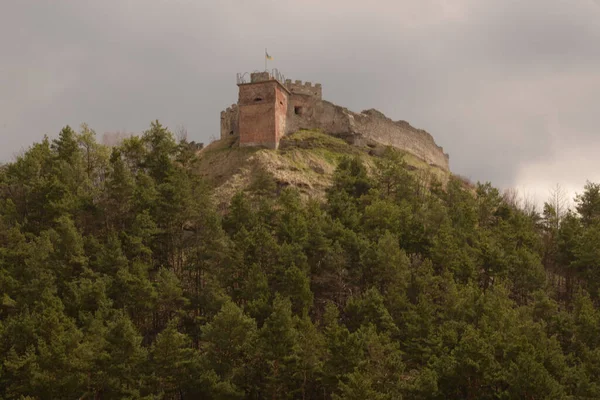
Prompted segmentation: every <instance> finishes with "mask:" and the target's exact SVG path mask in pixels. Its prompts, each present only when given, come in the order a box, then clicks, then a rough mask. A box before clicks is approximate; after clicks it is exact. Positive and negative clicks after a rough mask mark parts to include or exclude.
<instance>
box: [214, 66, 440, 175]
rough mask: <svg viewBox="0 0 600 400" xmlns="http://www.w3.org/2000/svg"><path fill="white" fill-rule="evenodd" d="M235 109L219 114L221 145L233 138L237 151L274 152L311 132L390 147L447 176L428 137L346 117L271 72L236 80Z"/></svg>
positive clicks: (363, 116)
mask: <svg viewBox="0 0 600 400" xmlns="http://www.w3.org/2000/svg"><path fill="white" fill-rule="evenodd" d="M238 87H239V96H238V102H237V104H232V105H231V107H229V108H227V109H226V110H225V111H222V112H221V139H225V138H229V137H232V136H236V137H239V144H240V146H264V147H268V148H272V149H277V148H278V147H279V141H280V139H281V138H282V137H283V136H284V135H287V134H291V133H294V132H297V131H298V130H301V129H317V130H320V131H322V132H323V133H326V134H329V135H332V136H336V137H341V138H343V139H345V140H346V141H348V142H349V143H351V144H354V145H357V146H371V147H372V146H376V145H383V146H392V147H396V148H398V149H401V150H404V151H407V152H409V153H411V154H413V155H415V156H416V157H419V158H421V159H422V160H424V161H426V162H427V163H428V164H430V165H435V166H438V167H440V168H442V169H444V170H449V157H448V155H447V154H445V153H444V150H443V148H441V147H440V146H438V145H437V144H436V143H435V141H434V139H433V137H432V136H431V135H430V134H429V133H427V132H426V131H424V130H421V129H416V128H414V127H412V126H411V125H410V124H409V123H408V122H405V121H392V120H391V119H389V118H387V117H386V116H385V115H383V114H382V113H381V112H379V111H377V110H373V109H371V110H366V111H363V112H361V113H355V112H352V111H349V110H348V109H346V108H343V107H340V106H337V105H335V104H333V103H330V102H328V101H325V100H323V98H322V88H321V85H320V84H318V83H317V84H315V85H313V84H312V83H311V82H305V83H302V82H301V81H295V82H292V81H291V80H289V79H286V80H284V79H282V77H281V76H279V75H278V74H277V73H276V72H274V73H270V72H267V71H265V72H254V73H252V74H250V82H245V81H244V80H243V79H240V77H239V76H238Z"/></svg>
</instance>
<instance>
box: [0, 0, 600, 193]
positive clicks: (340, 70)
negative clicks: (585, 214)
mask: <svg viewBox="0 0 600 400" xmlns="http://www.w3.org/2000/svg"><path fill="white" fill-rule="evenodd" d="M265 47H267V48H268V49H269V53H270V54H271V55H272V56H273V57H274V61H273V62H271V63H270V67H276V68H278V69H279V70H280V71H281V72H283V73H284V74H285V75H286V77H288V78H291V79H301V80H304V81H312V82H320V83H322V84H323V95H324V97H325V98H326V99H328V100H330V101H333V102H334V103H337V104H339V105H343V106H346V107H348V108H350V109H351V110H354V111H361V110H363V109H367V108H377V109H379V110H381V111H382V112H384V113H385V114H386V115H388V116H389V117H391V118H393V119H404V120H407V121H409V122H410V123H411V124H413V125H414V126H416V127H419V128H423V129H426V130H427V131H429V132H431V133H432V134H433V136H434V137H435V139H436V141H437V142H438V144H440V145H441V146H443V147H444V149H445V151H446V152H448V153H449V154H450V164H451V169H452V170H453V171H454V172H455V173H459V174H461V175H464V176H467V177H469V178H471V179H472V180H474V181H477V180H481V181H491V182H493V183H494V184H495V185H497V186H500V187H504V188H505V187H518V188H520V189H521V190H522V191H525V192H528V193H530V194H532V195H535V196H538V197H539V196H542V197H545V196H546V195H547V193H548V189H549V188H550V187H552V186H554V185H555V184H557V183H560V184H561V185H563V186H564V187H565V188H566V189H568V190H570V191H573V190H579V189H580V188H581V187H582V185H583V184H584V183H585V180H586V179H589V180H593V181H600V157H599V156H598V155H599V153H600V135H599V133H600V121H599V119H600V0H526V1H522V0H371V1H365V0H361V1H356V0H301V1H299V0H292V1H288V0H218V1H217V0H102V1H100V0H93V1H88V0H68V1H67V0H0V50H1V55H2V56H1V57H0V138H1V141H0V144H1V146H0V161H10V160H11V159H12V157H13V156H14V154H16V153H17V152H19V151H20V150H21V149H23V148H27V147H28V146H29V145H30V144H31V143H33V142H34V141H38V140H40V139H41V138H42V137H43V135H44V134H48V135H50V136H56V134H57V133H58V131H59V130H60V129H61V127H62V126H64V125H66V124H69V125H72V126H79V124H81V123H82V122H86V123H88V124H89V125H90V126H91V127H92V128H93V129H95V130H96V132H98V134H99V135H101V134H102V133H104V132H115V131H124V132H141V131H143V130H144V129H146V128H147V127H148V125H149V124H150V121H152V120H154V119H157V118H158V119H159V120H160V121H161V122H163V123H164V124H166V125H167V126H169V127H170V128H172V129H173V130H175V129H177V127H179V126H185V127H186V129H187V131H188V133H189V138H190V139H192V140H196V141H203V142H208V141H209V140H210V138H211V137H215V136H218V135H219V111H220V110H221V109H223V108H225V107H227V106H228V105H230V104H231V103H233V102H235V101H236V96H237V87H236V86H235V74H236V73H237V72H245V71H252V70H256V69H262V68H264V64H263V60H264V59H263V53H264V48H265Z"/></svg>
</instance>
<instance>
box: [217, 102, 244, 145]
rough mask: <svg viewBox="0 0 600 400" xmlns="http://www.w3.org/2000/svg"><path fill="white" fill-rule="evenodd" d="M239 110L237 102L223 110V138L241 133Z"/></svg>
mask: <svg viewBox="0 0 600 400" xmlns="http://www.w3.org/2000/svg"><path fill="white" fill-rule="evenodd" d="M239 111H240V110H239V108H238V105H237V104H232V105H231V107H227V109H226V110H225V111H221V139H226V138H228V137H231V136H237V135H239V134H240V131H239V128H238V118H239Z"/></svg>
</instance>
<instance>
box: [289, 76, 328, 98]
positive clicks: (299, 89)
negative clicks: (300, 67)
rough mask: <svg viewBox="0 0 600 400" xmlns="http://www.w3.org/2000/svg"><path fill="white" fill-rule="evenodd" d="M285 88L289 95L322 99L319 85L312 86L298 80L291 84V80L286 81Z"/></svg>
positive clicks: (310, 83) (309, 83) (321, 90)
mask: <svg viewBox="0 0 600 400" xmlns="http://www.w3.org/2000/svg"><path fill="white" fill-rule="evenodd" d="M285 87H286V88H287V89H288V90H289V91H290V93H292V95H294V94H298V95H303V96H312V97H315V98H317V99H319V100H321V99H322V98H323V89H322V87H321V84H320V83H315V84H314V85H313V84H312V82H304V83H303V82H302V81H300V80H297V81H294V82H293V83H292V80H291V79H286V80H285Z"/></svg>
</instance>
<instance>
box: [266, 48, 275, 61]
mask: <svg viewBox="0 0 600 400" xmlns="http://www.w3.org/2000/svg"><path fill="white" fill-rule="evenodd" d="M265 58H266V59H267V60H272V59H273V57H271V56H270V55H269V53H267V51H266V50H265Z"/></svg>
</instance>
